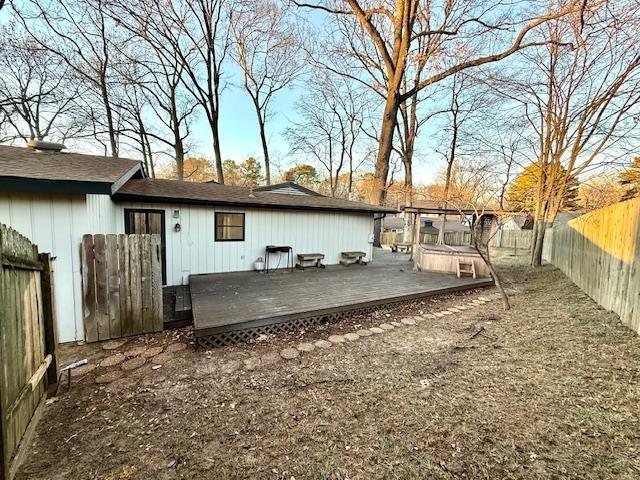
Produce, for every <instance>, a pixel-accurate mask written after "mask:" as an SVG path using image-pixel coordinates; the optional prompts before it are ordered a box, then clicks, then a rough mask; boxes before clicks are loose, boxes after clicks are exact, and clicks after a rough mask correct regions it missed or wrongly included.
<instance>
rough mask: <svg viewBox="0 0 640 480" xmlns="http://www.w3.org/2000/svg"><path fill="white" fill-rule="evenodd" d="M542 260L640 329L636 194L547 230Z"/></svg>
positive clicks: (638, 206) (639, 231)
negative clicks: (633, 197)
mask: <svg viewBox="0 0 640 480" xmlns="http://www.w3.org/2000/svg"><path fill="white" fill-rule="evenodd" d="M543 258H544V259H545V260H546V261H548V262H550V263H552V264H554V265H555V266H556V267H558V268H559V269H560V270H562V271H563V272H564V273H565V274H566V275H567V276H568V277H569V278H571V280H573V282H574V283H575V284H576V285H578V287H580V288H581V289H582V290H583V291H584V292H586V293H587V294H588V295H589V296H590V297H591V298H593V299H594V300H595V301H596V302H597V303H599V304H600V305H602V306H603V307H604V308H606V309H608V310H611V311H613V312H616V313H617V314H618V315H620V319H621V320H622V322H623V323H625V324H626V325H628V326H629V327H630V328H632V329H634V330H635V331H636V332H638V333H640V198H635V199H633V200H629V201H626V202H621V203H617V204H615V205H611V206H609V207H605V208H602V209H599V210H596V211H593V212H590V213H587V214H586V215H583V216H581V217H578V218H575V219H573V220H571V221H569V223H568V224H567V225H564V226H556V227H553V228H551V229H548V230H547V231H546V235H545V241H544V249H543Z"/></svg>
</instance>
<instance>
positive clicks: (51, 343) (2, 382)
mask: <svg viewBox="0 0 640 480" xmlns="http://www.w3.org/2000/svg"><path fill="white" fill-rule="evenodd" d="M0 259H1V261H2V265H1V268H0V480H1V479H5V478H11V476H12V473H13V466H14V463H15V462H14V460H15V455H16V454H17V452H18V447H19V446H20V441H21V440H22V438H23V436H24V434H25V431H26V430H27V427H28V426H29V424H30V422H31V420H32V418H33V416H34V414H35V413H36V411H37V409H38V406H39V405H40V404H41V401H42V399H43V397H44V395H45V392H46V388H47V385H52V384H55V382H56V381H57V365H56V331H55V317H54V315H55V313H54V312H55V308H54V298H55V295H54V289H53V269H52V261H51V256H50V255H49V254H39V253H38V249H37V247H36V246H35V245H33V244H32V243H31V242H30V241H29V240H28V239H27V238H26V237H23V236H22V235H20V234H19V233H18V232H16V231H15V230H12V229H10V228H8V227H6V226H5V225H0Z"/></svg>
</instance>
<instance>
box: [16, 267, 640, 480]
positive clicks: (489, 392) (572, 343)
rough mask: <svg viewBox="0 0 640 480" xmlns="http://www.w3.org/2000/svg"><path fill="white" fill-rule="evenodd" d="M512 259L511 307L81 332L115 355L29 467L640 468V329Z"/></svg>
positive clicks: (171, 473)
mask: <svg viewBox="0 0 640 480" xmlns="http://www.w3.org/2000/svg"><path fill="white" fill-rule="evenodd" d="M503 271H504V273H505V277H506V278H505V279H506V280H507V283H509V284H510V285H511V287H512V288H514V289H515V290H516V292H515V294H514V295H513V296H512V303H513V309H512V310H511V311H509V312H505V311H503V309H502V306H501V304H500V302H499V301H496V300H493V301H491V302H488V303H485V304H484V305H479V306H473V307H472V308H470V309H467V310H464V311H460V312H455V313H453V314H450V315H447V316H442V317H436V318H426V317H425V316H424V314H427V313H434V312H441V311H443V309H445V308H448V307H454V306H457V305H468V304H470V302H471V299H476V298H478V297H479V296H488V295H489V294H491V293H493V292H491V291H482V292H476V293H472V294H468V295H458V296H450V297H441V298H438V299H432V300H428V301H424V302H422V303H416V304H415V305H412V306H405V307H402V308H399V307H397V308H395V309H388V310H381V311H379V312H376V313H375V314H371V315H368V316H366V317H360V318H356V319H353V320H350V321H349V322H343V323H341V324H338V325H332V326H329V327H326V328H325V329H321V330H319V331H314V332H307V333H306V334H304V335H296V336H293V335H292V336H289V337H280V338H278V339H269V340H265V341H264V342H260V343H258V344H256V345H251V346H245V347H242V348H238V347H235V348H222V349H218V350H216V351H211V352H204V351H198V352H194V351H193V350H192V349H191V348H187V349H182V350H180V348H181V346H182V344H183V343H188V342H189V338H188V334H187V331H186V330H184V331H178V332H165V333H163V334H161V335H155V336H149V337H146V338H143V339H133V340H130V341H129V342H127V343H126V344H125V345H122V346H118V347H117V348H115V349H114V350H110V351H107V350H104V349H102V348H101V346H99V345H98V346H95V345H92V346H84V347H81V348H75V349H74V350H73V351H71V352H67V354H68V355H70V358H69V359H71V357H73V359H77V358H84V357H85V356H88V357H89V358H90V361H91V365H92V366H93V365H96V364H97V363H98V362H100V361H101V360H103V357H104V358H106V357H109V358H110V359H111V360H109V361H106V362H105V363H106V364H107V365H111V366H104V365H103V366H98V367H97V368H93V367H92V366H90V367H87V368H85V373H84V375H82V376H81V377H78V378H76V379H74V384H73V387H72V389H71V391H70V392H66V388H65V387H62V388H61V392H60V394H59V397H58V401H56V402H54V403H52V404H50V405H48V406H46V407H45V414H44V417H43V419H42V420H41V422H40V424H39V425H38V428H37V431H36V435H35V436H34V438H33V440H32V448H31V451H30V454H29V455H28V457H27V459H26V463H25V464H24V465H23V466H22V468H21V469H20V471H19V473H18V476H17V478H19V479H65V480H71V479H74V480H81V479H102V480H106V479H114V480H115V479H178V478H184V479H200V478H203V479H226V478H233V479H235V478H258V479H262V478H265V479H267V478H268V479H292V478H295V479H307V478H311V479H324V478H327V479H347V478H349V479H377V478H389V479H412V478H416V479H417V478H437V479H440V478H442V479H450V478H492V479H495V478H581V479H582V478H585V479H591V478H628V479H631V478H639V477H640V338H638V336H637V335H635V334H634V333H633V332H631V331H630V330H628V329H626V328H625V327H623V326H622V325H621V324H620V323H619V322H618V320H617V318H616V317H615V316H614V315H612V314H609V313H607V312H605V311H603V310H602V309H600V308H599V307H598V306H597V305H596V304H595V303H593V302H592V301H591V300H590V299H589V298H588V297H587V296H586V295H585V294H583V293H582V292H581V291H580V290H579V289H578V288H577V287H575V286H574V285H573V284H571V283H570V282H569V281H568V280H567V279H566V278H565V277H564V276H563V275H562V274H561V273H560V272H559V271H557V270H555V269H554V268H552V267H550V266H547V267H544V268H541V269H538V270H532V269H529V268H526V267H514V266H509V265H508V266H504V267H503ZM415 315H422V319H418V322H417V324H416V325H406V324H400V323H399V324H398V326H395V328H393V329H388V330H386V329H382V330H383V332H382V333H381V332H378V333H374V334H373V335H370V336H366V337H365V336H363V337H361V338H359V339H357V340H353V341H346V342H344V343H338V344H334V345H333V346H331V347H329V348H318V347H316V348H315V349H314V350H313V351H311V352H302V353H301V354H300V355H299V356H297V357H296V358H293V359H291V360H285V359H283V358H281V357H280V356H279V355H278V353H279V352H280V351H281V350H282V349H284V348H285V347H294V346H297V345H299V344H300V343H301V342H311V343H313V342H314V341H316V340H318V339H327V338H328V337H329V335H331V334H342V335H344V334H345V333H348V332H351V333H353V332H356V331H358V330H360V329H363V328H370V327H374V326H378V325H380V324H383V323H384V324H387V325H392V324H391V322H399V321H400V320H401V319H407V318H408V317H412V316H415ZM407 323H411V321H408V322H407ZM400 325H402V326H400ZM392 326H393V325H392ZM385 328H386V327H385ZM176 345H178V346H176ZM111 346H113V345H111ZM154 348H155V350H152V349H154ZM160 351H162V353H159V352H160ZM152 353H153V354H155V356H154V355H152ZM289 353H291V351H290V350H289ZM117 355H121V357H117ZM291 356H295V352H293V354H291ZM114 357H117V358H114ZM140 357H144V358H145V361H144V362H143V363H144V364H143V365H142V366H140V362H142V360H136V361H133V362H132V361H131V359H138V358H140ZM258 359H261V360H260V362H259V361H258ZM244 360H248V361H247V363H246V364H245V363H244ZM114 362H115V364H114ZM125 362H128V363H125ZM259 363H261V364H259ZM258 364H259V365H258ZM124 365H127V366H128V368H129V367H130V369H128V370H125V369H123V368H122V367H123V366H124ZM157 365H161V366H160V367H158V366H157ZM256 365H257V366H256ZM247 366H248V367H249V368H247ZM253 367H255V368H253ZM250 368H253V369H250ZM110 372H111V373H110ZM113 372H115V373H113ZM105 374H108V375H112V376H113V378H116V377H119V378H118V379H117V380H115V381H113V382H109V383H102V384H97V383H96V379H98V378H101V379H102V380H101V381H106V380H110V378H105V377H103V375H105Z"/></svg>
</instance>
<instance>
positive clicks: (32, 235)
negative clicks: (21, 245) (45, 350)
mask: <svg viewBox="0 0 640 480" xmlns="http://www.w3.org/2000/svg"><path fill="white" fill-rule="evenodd" d="M107 198H109V197H107ZM0 223H4V224H6V225H9V226H10V227H12V228H14V229H15V230H17V231H18V232H20V233H21V234H22V235H24V236H26V237H27V238H29V239H30V240H31V241H32V242H33V243H35V244H36V245H37V246H38V249H39V251H40V252H43V253H45V252H48V253H51V254H52V255H53V256H55V257H56V260H55V262H54V264H53V266H54V279H55V288H56V316H57V319H58V339H59V340H60V341H61V342H68V341H72V340H81V339H83V338H84V327H83V324H82V283H81V277H80V243H81V241H82V235H83V234H84V233H87V232H86V229H87V209H86V204H85V197H84V195H57V194H51V195H48V194H24V193H13V192H0Z"/></svg>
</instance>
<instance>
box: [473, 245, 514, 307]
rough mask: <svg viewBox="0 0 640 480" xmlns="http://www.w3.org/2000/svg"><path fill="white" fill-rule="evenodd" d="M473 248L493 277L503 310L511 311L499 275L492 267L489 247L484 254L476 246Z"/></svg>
mask: <svg viewBox="0 0 640 480" xmlns="http://www.w3.org/2000/svg"><path fill="white" fill-rule="evenodd" d="M475 247H476V251H477V252H478V254H479V255H480V257H481V258H482V260H484V262H485V263H486V264H487V266H488V267H489V271H490V272H491V275H492V276H493V281H494V282H495V284H496V287H498V290H499V291H500V295H501V296H502V304H503V305H504V309H505V310H510V309H511V304H510V303H509V296H508V295H507V292H506V291H505V290H504V287H503V286H502V281H501V280H500V275H499V274H498V271H497V270H496V268H495V267H494V266H493V263H492V262H491V255H490V253H489V246H488V245H487V252H486V254H485V253H483V252H482V249H481V248H479V246H478V245H477V244H476V245H475Z"/></svg>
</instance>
